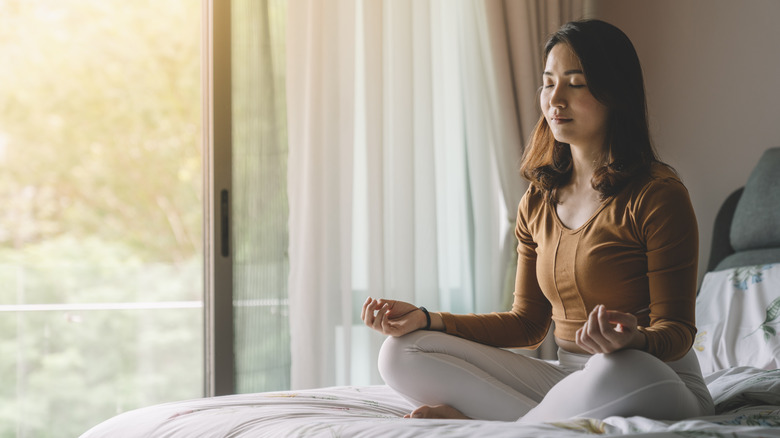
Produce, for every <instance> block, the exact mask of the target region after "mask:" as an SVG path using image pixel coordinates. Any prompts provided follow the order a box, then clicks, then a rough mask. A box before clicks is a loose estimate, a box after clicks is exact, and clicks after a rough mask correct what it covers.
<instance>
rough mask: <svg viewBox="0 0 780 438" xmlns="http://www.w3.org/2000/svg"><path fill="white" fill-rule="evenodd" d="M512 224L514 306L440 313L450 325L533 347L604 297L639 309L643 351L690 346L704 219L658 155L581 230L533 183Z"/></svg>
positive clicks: (564, 332) (462, 332)
mask: <svg viewBox="0 0 780 438" xmlns="http://www.w3.org/2000/svg"><path fill="white" fill-rule="evenodd" d="M515 234H516V236H517V239H518V247H517V252H518V262H517V276H516V281H515V291H514V304H513V305H512V309H511V311H508V312H497V313H489V314H480V315H475V314H469V315H454V314H451V313H441V316H442V319H443V321H444V325H445V331H446V332H447V333H450V334H453V335H456V336H460V337H463V338H466V339H470V340H473V341H477V342H480V343H483V344H488V345H493V346H496V347H509V348H518V347H521V348H522V347H526V348H535V347H536V346H538V345H539V344H540V343H541V342H542V341H543V340H544V337H545V336H546V334H547V331H548V330H549V327H550V323H551V321H555V337H556V338H560V339H564V340H569V341H574V340H575V332H576V331H577V329H578V328H580V327H581V326H582V325H583V324H584V323H585V320H586V319H587V315H588V314H589V312H590V311H591V310H592V309H593V308H594V307H595V306H596V305H599V304H604V305H605V306H606V308H607V309H609V310H617V311H621V312H627V313H633V314H635V315H637V318H638V323H639V330H641V331H643V332H644V333H645V334H646V335H647V346H646V351H647V352H649V353H651V354H653V355H654V356H656V357H658V358H660V359H661V360H665V361H671V360H676V359H679V358H681V357H682V356H683V355H684V354H685V353H686V352H687V351H688V350H689V349H690V347H691V345H692V344H693V339H694V336H695V334H696V327H695V322H694V306H695V300H696V281H697V280H696V278H697V258H698V228H697V224H696V216H695V214H694V211H693V207H692V206H691V201H690V198H689V196H688V191H687V190H686V188H685V187H684V186H683V184H682V182H681V181H680V179H679V178H678V177H677V176H676V175H675V174H674V172H673V171H672V170H671V169H669V168H668V167H666V166H664V165H661V164H656V165H653V166H652V168H651V170H650V171H649V172H647V173H646V174H645V175H643V176H641V177H636V178H635V180H634V181H632V182H631V183H629V184H628V185H627V186H626V187H625V188H623V190H622V191H621V192H620V193H618V194H617V195H614V196H612V197H609V198H607V199H606V200H605V201H604V202H603V203H602V204H601V206H600V207H599V208H598V210H597V211H596V212H595V213H594V214H593V216H592V217H591V218H590V219H589V220H588V221H587V222H586V223H585V224H583V225H582V226H581V227H579V228H577V229H575V230H572V229H568V228H567V227H565V226H564V225H563V224H562V223H561V221H560V220H559V218H558V215H557V213H556V211H555V206H554V205H551V204H550V203H548V202H546V201H545V200H544V196H543V193H542V192H541V190H539V189H538V188H536V187H534V186H533V185H532V186H531V187H530V188H529V189H528V191H527V192H526V193H525V195H524V196H523V199H522V200H521V202H520V206H519V208H518V216H517V226H516V229H515ZM648 309H649V312H648V311H647V310H648Z"/></svg>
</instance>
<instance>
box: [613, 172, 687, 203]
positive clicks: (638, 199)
mask: <svg viewBox="0 0 780 438" xmlns="http://www.w3.org/2000/svg"><path fill="white" fill-rule="evenodd" d="M623 195H624V196H626V197H627V198H628V199H627V200H628V203H629V205H631V206H633V207H639V206H641V205H645V204H648V203H649V204H659V203H660V204H664V203H668V202H680V201H684V202H685V203H690V198H689V195H688V189H687V188H686V187H685V185H684V184H683V182H682V180H681V179H680V176H679V175H678V174H677V172H675V171H674V169H672V168H671V167H669V166H667V165H666V164H663V163H653V164H652V165H651V167H650V168H649V169H647V170H646V171H644V172H642V173H641V174H639V175H637V176H636V177H635V179H634V181H632V183H631V184H629V185H628V187H626V190H625V193H624V194H623Z"/></svg>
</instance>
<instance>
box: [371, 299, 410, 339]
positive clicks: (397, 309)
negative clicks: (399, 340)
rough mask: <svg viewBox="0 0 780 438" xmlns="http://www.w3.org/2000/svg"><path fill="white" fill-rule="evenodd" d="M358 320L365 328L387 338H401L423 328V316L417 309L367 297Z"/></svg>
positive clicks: (397, 302) (396, 302)
mask: <svg viewBox="0 0 780 438" xmlns="http://www.w3.org/2000/svg"><path fill="white" fill-rule="evenodd" d="M360 319H362V320H363V322H364V323H366V325H367V326H369V327H371V328H372V329H374V330H376V331H378V332H379V333H382V334H383V335H387V336H396V337H397V336H403V335H405V334H407V333H411V332H413V331H415V330H419V329H421V328H424V327H425V324H426V318H425V314H424V313H423V311H422V310H420V308H419V307H417V306H415V305H414V304H409V303H406V302H403V301H395V300H385V299H381V298H380V299H374V298H371V297H368V299H367V300H366V302H365V303H363V310H362V311H361V312H360Z"/></svg>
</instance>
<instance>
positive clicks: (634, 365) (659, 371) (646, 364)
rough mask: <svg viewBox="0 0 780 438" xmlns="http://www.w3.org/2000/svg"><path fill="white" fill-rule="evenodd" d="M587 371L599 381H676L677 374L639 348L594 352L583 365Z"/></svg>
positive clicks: (677, 378)
mask: <svg viewBox="0 0 780 438" xmlns="http://www.w3.org/2000/svg"><path fill="white" fill-rule="evenodd" d="M585 369H586V370H587V372H588V373H589V374H591V375H593V376H598V377H600V379H598V378H597V379H596V380H597V381H601V382H616V381H632V382H638V381H639V382H642V381H644V382H647V383H650V382H659V381H664V380H672V381H678V380H679V376H677V373H675V372H674V370H672V369H671V368H670V367H669V366H668V365H667V364H665V363H664V362H663V361H661V360H660V359H658V358H657V357H655V356H653V355H652V354H650V353H646V352H644V351H640V350H633V349H626V350H620V351H616V352H614V353H609V354H596V355H594V356H593V357H591V358H590V360H588V363H587V364H586V366H585Z"/></svg>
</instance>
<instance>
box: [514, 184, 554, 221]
mask: <svg viewBox="0 0 780 438" xmlns="http://www.w3.org/2000/svg"><path fill="white" fill-rule="evenodd" d="M546 203H547V201H546V200H545V193H544V191H543V190H542V189H540V188H539V187H537V186H536V185H534V184H530V185H529V186H528V189H527V190H526V191H525V194H524V195H523V198H522V199H521V200H520V206H519V209H518V212H517V213H518V217H523V218H525V219H527V218H529V217H532V216H535V215H536V214H538V213H539V212H540V211H541V210H542V209H543V207H544V206H545V204H546Z"/></svg>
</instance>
